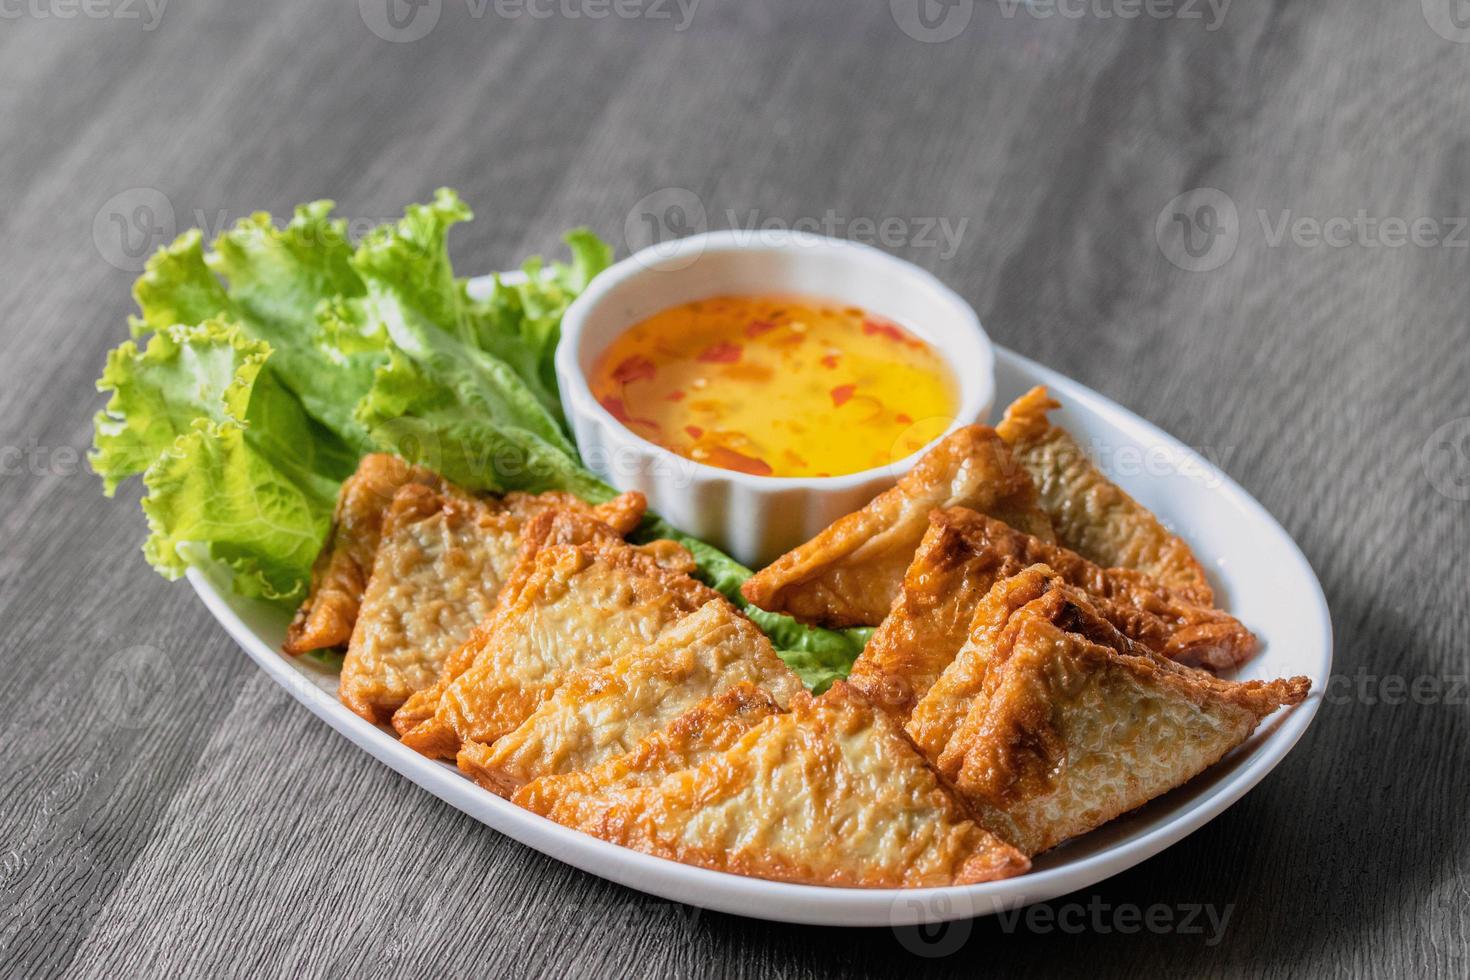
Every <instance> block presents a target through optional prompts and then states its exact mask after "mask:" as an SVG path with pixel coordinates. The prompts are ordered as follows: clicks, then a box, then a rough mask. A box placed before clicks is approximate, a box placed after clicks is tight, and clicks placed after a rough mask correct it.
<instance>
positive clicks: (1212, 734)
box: [906, 569, 1310, 855]
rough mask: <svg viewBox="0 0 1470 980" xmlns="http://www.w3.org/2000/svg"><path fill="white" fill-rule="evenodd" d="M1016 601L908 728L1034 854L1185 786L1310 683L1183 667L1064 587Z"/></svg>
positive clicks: (996, 827) (958, 661) (980, 811)
mask: <svg viewBox="0 0 1470 980" xmlns="http://www.w3.org/2000/svg"><path fill="white" fill-rule="evenodd" d="M1032 573H1037V574H1040V575H1047V574H1050V573H1049V570H1043V569H1031V570H1028V572H1027V573H1026V577H1027V578H1031V579H1034V575H1033V574H1032ZM1006 587H1007V583H1006V582H1002V583H998V584H997V585H996V587H995V589H996V590H1002V589H1005V588H1006ZM1021 587H1022V589H1023V591H1024V589H1025V588H1026V587H1027V586H1024V585H1023V586H1021ZM993 591H994V590H993ZM1010 605H1011V604H1010V603H1006V602H1003V601H999V600H998V601H996V602H995V603H993V604H990V603H987V609H988V613H989V615H988V616H986V617H985V618H984V622H980V620H981V618H982V617H980V616H977V629H976V631H975V633H974V634H973V636H972V638H971V640H970V642H969V643H967V644H966V646H965V647H964V649H962V650H961V651H960V653H959V655H958V656H956V657H955V659H954V661H953V663H951V664H950V666H949V667H948V668H947V669H946V670H945V671H944V673H943V674H942V675H941V676H940V678H939V679H938V680H937V681H936V682H935V683H934V685H933V686H932V687H931V688H930V689H929V691H928V693H927V694H926V695H925V696H924V697H923V699H922V700H920V701H919V703H918V704H917V705H916V706H915V708H914V711H913V714H912V716H911V717H910V718H909V720H908V724H907V726H906V730H907V732H908V733H909V735H910V736H911V737H912V738H913V739H914V742H915V744H916V745H918V746H919V748H920V750H921V751H923V752H924V753H925V755H926V756H927V757H928V758H929V759H930V761H931V762H933V763H934V764H935V765H936V766H937V768H938V769H939V771H940V772H941V774H943V775H944V776H945V777H946V778H949V779H951V780H952V781H953V783H954V785H955V786H956V788H957V789H958V790H959V791H960V792H961V793H963V794H964V796H965V797H966V799H967V800H968V802H969V803H970V804H971V806H973V807H974V808H975V811H976V813H977V815H978V816H977V818H978V819H979V821H980V822H981V823H982V824H983V825H984V826H985V827H986V828H987V829H989V830H990V831H991V832H992V833H994V834H996V835H998V836H1000V837H1002V838H1004V839H1005V840H1007V841H1009V842H1010V843H1012V844H1014V845H1015V846H1016V847H1017V848H1019V849H1020V850H1021V851H1023V852H1024V853H1026V854H1028V855H1030V854H1036V853H1038V852H1040V851H1044V850H1046V849H1047V848H1050V847H1053V846H1055V845H1056V844H1059V843H1061V842H1062V841H1064V840H1067V839H1068V838H1071V837H1075V836H1077V835H1078V834H1082V833H1086V832H1087V831H1089V830H1092V829H1093V828H1095V827H1098V826H1100V825H1102V824H1104V823H1106V822H1107V821H1109V820H1112V819H1113V818H1114V817H1117V816H1119V815H1120V814H1123V813H1126V812H1128V811H1129V810H1132V809H1134V808H1136V807H1139V806H1142V805H1143V804H1144V803H1146V802H1148V801H1149V800H1151V799H1153V798H1154V797H1156V796H1158V795H1160V794H1162V793H1165V792H1167V791H1168V790H1171V789H1173V788H1175V787H1177V786H1180V785H1182V784H1184V783H1185V782H1187V781H1189V780H1190V779H1192V778H1194V777H1195V776H1196V775H1198V774H1199V773H1200V772H1202V771H1204V770H1205V769H1206V768H1208V767H1209V766H1211V765H1213V764H1214V763H1216V762H1218V761H1219V760H1220V759H1221V758H1222V757H1224V756H1225V754H1226V753H1228V752H1229V751H1230V750H1231V749H1233V748H1235V747H1236V746H1237V745H1239V744H1240V743H1241V742H1243V741H1245V739H1246V738H1248V737H1249V736H1250V734H1251V732H1253V731H1254V730H1255V728H1256V726H1257V725H1258V724H1260V722H1261V720H1262V719H1264V718H1265V717H1266V716H1267V715H1269V714H1271V713H1272V712H1273V711H1275V710H1276V709H1278V708H1280V707H1282V706H1283V705H1294V704H1298V703H1300V702H1301V701H1302V700H1303V699H1304V698H1305V697H1306V695H1307V691H1308V689H1309V687H1310V682H1309V681H1308V680H1307V678H1305V677H1295V678H1292V679H1290V680H1275V681H1269V682H1262V681H1249V682H1246V683H1235V682H1231V681H1225V680H1220V679H1218V678H1216V677H1214V676H1212V675H1210V674H1208V673H1205V672H1204V671H1200V670H1194V669H1191V668H1188V667H1183V666H1180V665H1179V664H1176V663H1173V662H1172V661H1170V660H1167V659H1165V658H1163V657H1160V656H1158V655H1157V654H1155V653H1152V652H1151V651H1149V650H1148V649H1147V648H1145V647H1143V646H1141V645H1139V644H1135V643H1133V642H1132V641H1131V640H1129V639H1128V638H1127V637H1125V636H1123V635H1122V634H1121V633H1119V632H1118V631H1117V630H1116V629H1115V628H1114V627H1113V626H1112V624H1110V623H1109V622H1108V621H1107V620H1106V619H1104V618H1103V617H1102V616H1101V615H1100V614H1099V613H1098V612H1097V610H1096V609H1095V608H1093V607H1092V605H1091V603H1090V602H1089V600H1088V598H1087V596H1086V595H1085V594H1084V593H1083V592H1082V591H1081V590H1078V589H1075V588H1073V587H1071V586H1068V585H1065V584H1054V585H1053V586H1052V588H1050V589H1049V590H1048V591H1047V592H1046V593H1045V594H1044V595H1042V596H1041V597H1040V598H1038V599H1036V600H1034V601H1032V602H1030V603H1027V604H1026V605H1024V606H1022V607H1020V608H1019V609H1014V610H1012V609H1011V608H1010Z"/></svg>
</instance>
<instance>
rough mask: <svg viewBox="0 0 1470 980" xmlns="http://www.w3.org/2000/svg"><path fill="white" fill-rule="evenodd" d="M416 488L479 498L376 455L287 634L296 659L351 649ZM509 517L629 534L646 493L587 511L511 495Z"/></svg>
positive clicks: (551, 496)
mask: <svg viewBox="0 0 1470 980" xmlns="http://www.w3.org/2000/svg"><path fill="white" fill-rule="evenodd" d="M410 484H415V485H422V486H425V487H428V488H430V489H432V490H439V491H442V492H443V493H445V494H447V495H449V496H454V497H460V498H463V499H475V497H474V495H473V494H471V493H469V492H468V491H466V490H463V489H461V488H459V487H456V486H454V485H452V484H450V483H448V482H447V481H445V480H443V479H442V478H441V477H439V476H438V475H437V474H435V473H433V472H431V471H429V470H426V469H424V468H423V467H420V466H410V465H409V464H408V463H406V462H404V461H403V460H402V459H400V458H398V457H397V456H393V455H390V454H388V453H370V454H368V455H367V456H364V457H363V458H362V460H361V461H360V462H359V463H358V464H357V470H356V472H354V473H353V474H352V476H350V477H348V478H347V480H346V481H344V482H343V484H342V489H341V490H340V491H339V493H338V495H337V510H336V513H335V514H334V516H333V518H332V530H331V533H330V534H329V535H328V536H327V541H326V544H325V545H324V546H323V547H322V550H321V553H320V554H319V555H318V556H317V559H316V562H315V563H314V564H313V566H312V570H311V589H310V591H309V592H308V593H307V597H306V601H305V602H303V603H302V604H301V608H300V609H298V610H297V611H296V616H295V618H294V619H293V620H292V621H291V625H290V626H289V627H288V628H287V630H286V642H285V644H284V646H283V647H282V649H284V650H285V652H286V653H289V654H291V655H293V656H295V655H297V654H302V653H306V652H307V651H309V650H322V649H326V648H328V647H341V646H346V645H347V643H348V642H349V641H350V640H351V639H352V629H353V627H354V626H356V625H357V615H358V611H359V609H360V608H361V605H362V596H363V592H364V591H365V590H366V589H367V582H368V577H369V576H370V575H371V574H372V570H373V562H374V561H375V559H376V558H377V553H378V542H379V541H380V540H381V538H382V529H383V519H384V517H385V516H386V515H387V512H388V508H389V506H390V505H391V504H392V503H393V498H394V496H395V495H396V494H397V493H398V491H399V489H401V488H402V487H405V486H408V485H410ZM502 499H503V501H504V506H505V509H506V510H507V512H509V513H510V514H512V515H514V516H515V517H516V518H518V519H519V520H521V521H525V520H528V519H529V518H531V517H532V516H534V515H536V514H538V513H541V512H542V511H545V510H547V509H549V508H552V507H558V508H573V509H576V510H579V511H582V512H590V513H591V514H592V515H593V516H594V517H596V518H598V519H599V520H601V521H603V522H604V523H606V524H607V525H609V526H611V527H613V528H614V529H616V530H617V531H618V533H619V534H627V533H628V532H629V531H631V530H633V528H634V527H636V526H637V525H638V522H639V521H640V520H642V518H643V511H644V509H645V507H646V503H645V501H644V499H643V495H642V494H641V493H627V494H622V495H620V496H618V497H615V498H614V499H612V500H610V501H607V502H606V503H604V504H600V505H598V506H597V507H593V508H589V507H588V505H587V504H585V503H583V502H582V501H581V500H579V499H577V498H576V497H574V496H572V495H571V494H568V493H556V492H553V493H543V494H526V493H510V494H506V495H505V497H504V498H502Z"/></svg>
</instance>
